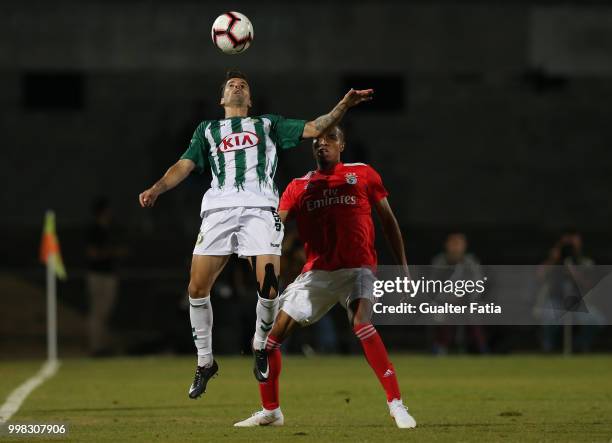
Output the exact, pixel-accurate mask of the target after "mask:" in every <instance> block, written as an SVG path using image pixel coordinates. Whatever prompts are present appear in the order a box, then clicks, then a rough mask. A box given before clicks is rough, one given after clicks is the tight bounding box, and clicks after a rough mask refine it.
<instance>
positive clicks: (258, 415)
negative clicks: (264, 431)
mask: <svg viewBox="0 0 612 443" xmlns="http://www.w3.org/2000/svg"><path fill="white" fill-rule="evenodd" d="M284 423H285V417H283V413H282V412H281V410H280V408H276V409H274V410H273V411H268V410H267V409H262V410H261V411H257V412H255V413H254V414H253V415H251V416H250V417H249V418H247V419H246V420H242V421H239V422H238V423H234V426H235V427H237V428H250V427H253V426H282V425H283V424H284Z"/></svg>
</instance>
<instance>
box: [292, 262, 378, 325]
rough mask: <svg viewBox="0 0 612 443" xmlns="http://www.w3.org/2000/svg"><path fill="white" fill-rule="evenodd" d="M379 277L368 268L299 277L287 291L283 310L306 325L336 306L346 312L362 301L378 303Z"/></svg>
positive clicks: (305, 274)
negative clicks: (337, 304) (377, 281)
mask: <svg viewBox="0 0 612 443" xmlns="http://www.w3.org/2000/svg"><path fill="white" fill-rule="evenodd" d="M374 281H376V277H375V276H374V274H373V273H372V271H371V270H369V269H367V268H350V269H339V270H337V271H321V270H313V271H308V272H305V273H303V274H301V275H299V276H298V278H296V279H295V281H294V282H293V283H291V284H290V285H289V286H287V288H286V289H285V290H284V291H283V293H282V294H281V297H280V309H282V310H283V311H285V312H286V313H287V314H288V315H289V316H290V317H291V318H293V319H294V320H295V321H297V322H298V323H300V324H301V325H302V326H307V325H309V324H312V323H315V322H317V321H318V320H319V319H320V318H321V317H323V316H324V315H325V314H326V313H327V311H329V310H330V309H331V308H332V307H333V306H334V305H335V304H336V303H340V304H341V305H342V307H343V308H344V309H347V307H348V306H349V305H350V304H351V302H352V301H354V300H357V299H358V298H365V299H367V300H370V301H371V302H372V304H373V303H374V295H373V286H374Z"/></svg>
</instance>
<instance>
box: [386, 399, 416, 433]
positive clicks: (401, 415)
mask: <svg viewBox="0 0 612 443" xmlns="http://www.w3.org/2000/svg"><path fill="white" fill-rule="evenodd" d="M387 404H388V405H389V413H390V414H391V417H393V418H394V419H395V424H396V425H397V427H398V428H402V429H406V428H416V420H415V419H414V418H413V417H412V415H410V414H409V413H408V408H407V407H406V406H404V403H402V401H401V400H398V399H395V400H392V401H390V402H387Z"/></svg>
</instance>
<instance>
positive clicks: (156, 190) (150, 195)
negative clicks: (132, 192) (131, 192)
mask: <svg viewBox="0 0 612 443" xmlns="http://www.w3.org/2000/svg"><path fill="white" fill-rule="evenodd" d="M194 168H195V163H194V162H193V161H191V160H189V159H181V160H179V161H177V162H176V163H175V164H173V165H172V166H170V168H169V169H168V171H166V173H165V174H164V176H163V177H162V178H160V179H159V181H158V182H157V183H155V184H154V185H153V186H151V187H150V188H149V189H147V190H146V191H144V192H143V193H141V194H140V195H139V196H138V201H139V202H140V206H142V207H143V208H150V207H152V206H153V205H154V204H155V201H156V200H157V197H159V196H160V195H161V194H163V193H164V192H166V191H169V190H170V189H172V188H174V187H175V186H176V185H178V184H179V183H180V182H182V181H183V180H185V179H186V178H187V176H188V175H189V174H190V173H191V171H193V169H194Z"/></svg>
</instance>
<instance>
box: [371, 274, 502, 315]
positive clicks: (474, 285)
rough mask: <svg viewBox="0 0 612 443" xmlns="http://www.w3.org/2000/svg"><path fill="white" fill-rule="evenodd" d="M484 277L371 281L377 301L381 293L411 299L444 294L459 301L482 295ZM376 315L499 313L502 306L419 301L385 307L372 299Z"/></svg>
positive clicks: (380, 302) (399, 278)
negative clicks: (473, 278)
mask: <svg viewBox="0 0 612 443" xmlns="http://www.w3.org/2000/svg"><path fill="white" fill-rule="evenodd" d="M486 281H487V277H483V278H481V279H479V280H462V279H459V280H429V279H426V278H425V277H421V278H419V279H417V280H414V279H412V278H408V277H406V276H404V277H396V278H395V279H394V280H377V281H375V282H374V285H373V286H374V289H373V294H374V297H375V298H377V299H380V298H381V297H383V296H384V295H385V294H404V295H405V296H406V297H410V298H411V299H415V298H416V297H417V295H427V294H428V295H436V296H439V295H445V296H454V297H456V298H463V297H465V296H468V297H470V296H474V295H482V294H484V292H485V283H486ZM373 310H374V313H376V314H386V313H389V314H404V313H408V314H415V313H416V312H417V311H418V312H420V313H422V314H464V313H466V312H468V311H469V313H471V314H476V313H477V314H501V312H502V307H501V306H500V305H497V304H495V303H484V304H483V303H480V302H470V303H469V304H468V305H465V304H456V303H452V302H450V303H449V302H445V303H442V304H440V303H437V302H427V301H423V302H420V303H418V304H417V303H412V302H400V303H399V304H396V305H385V304H384V303H383V302H382V301H379V300H376V301H375V302H374V306H373Z"/></svg>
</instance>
